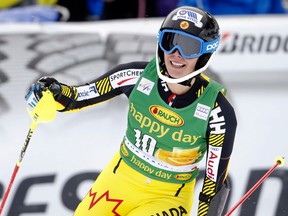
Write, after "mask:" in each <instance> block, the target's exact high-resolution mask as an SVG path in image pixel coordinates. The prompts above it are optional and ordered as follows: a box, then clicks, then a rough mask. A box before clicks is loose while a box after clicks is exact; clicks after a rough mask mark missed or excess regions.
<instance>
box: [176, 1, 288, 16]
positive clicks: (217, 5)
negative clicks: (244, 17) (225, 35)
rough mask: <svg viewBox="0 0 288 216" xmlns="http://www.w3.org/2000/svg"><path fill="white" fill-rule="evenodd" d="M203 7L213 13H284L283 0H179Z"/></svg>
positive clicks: (180, 4) (180, 3) (181, 2)
mask: <svg viewBox="0 0 288 216" xmlns="http://www.w3.org/2000/svg"><path fill="white" fill-rule="evenodd" d="M183 5H189V6H197V7H199V8H203V9H205V10H207V11H209V12H210V13H212V14H213V15H241V14H284V13H286V10H285V8H284V5H283V2H282V0H217V1H215V0H179V3H178V6H183Z"/></svg>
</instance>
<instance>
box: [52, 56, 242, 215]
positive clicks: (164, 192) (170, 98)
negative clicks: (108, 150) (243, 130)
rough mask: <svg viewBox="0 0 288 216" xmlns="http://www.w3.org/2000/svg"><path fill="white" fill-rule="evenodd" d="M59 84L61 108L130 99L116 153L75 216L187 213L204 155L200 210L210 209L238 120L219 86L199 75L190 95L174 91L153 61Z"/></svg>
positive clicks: (225, 168)
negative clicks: (75, 83)
mask: <svg viewBox="0 0 288 216" xmlns="http://www.w3.org/2000/svg"><path fill="white" fill-rule="evenodd" d="M61 87H62V88H61V89H62V93H61V94H60V96H59V97H56V101H57V102H58V103H57V110H58V111H60V112H67V111H78V110H81V109H82V108H85V107H88V106H92V105H96V104H98V103H100V102H104V101H107V100H109V99H111V98H113V97H116V96H118V95H120V94H125V95H126V96H127V98H128V101H129V109H128V118H127V131H126V134H125V135H124V137H123V140H122V142H121V144H120V148H119V151H118V152H117V153H116V155H115V156H114V157H113V159H112V160H111V162H110V163H109V164H108V166H107V167H106V168H105V169H104V170H103V171H102V172H101V174H100V175H99V176H98V177H97V179H96V181H95V182H94V184H93V185H92V187H91V189H90V191H89V192H88V193H87V195H86V196H85V198H84V199H83V200H82V202H81V203H80V204H79V206H78V207H77V209H76V211H75V213H74V215H75V216H92V215H93V216H96V215H97V216H98V215H100V216H102V215H103V216H109V215H111V216H112V215H113V216H114V215H117V216H118V215H119V216H120V215H121V216H124V215H125V216H126V215H127V216H144V215H145V216H164V215H165V216H176V215H190V212H191V208H192V204H193V200H194V186H195V182H196V177H197V176H198V175H199V162H200V161H201V160H202V159H203V157H204V155H206V164H205V172H204V180H203V186H202V191H201V193H200V195H199V205H198V216H204V215H207V213H208V210H209V204H210V201H211V199H212V198H213V197H214V196H215V194H217V192H218V191H219V190H220V189H221V187H222V186H223V184H224V181H225V180H226V178H227V172H228V164H229V159H230V155H231V153H232V149H233V143H234V137H235V132H236V125H237V121H236V117H235V113H234V109H233V107H232V106H231V104H230V103H229V102H228V100H227V99H226V97H225V95H224V92H223V86H222V85H220V84H218V83H217V82H215V81H213V80H211V79H210V78H209V77H207V76H206V75H204V74H200V75H198V76H197V77H196V81H195V83H194V84H193V85H192V87H191V89H190V90H189V91H188V92H187V93H185V94H183V95H175V94H173V93H172V92H171V91H170V90H169V88H168V86H167V84H166V82H165V81H162V80H160V79H159V77H158V75H157V72H156V67H155V59H154V60H152V61H151V62H131V63H126V64H121V65H118V66H116V67H115V68H113V69H111V70H110V71H108V72H107V73H105V74H104V75H102V76H100V77H99V78H96V79H95V80H93V81H91V82H90V83H88V84H85V85H80V86H70V85H66V84H63V83H61ZM84 91H85V92H86V94H85V95H84V94H81V92H84ZM83 95H84V96H83Z"/></svg>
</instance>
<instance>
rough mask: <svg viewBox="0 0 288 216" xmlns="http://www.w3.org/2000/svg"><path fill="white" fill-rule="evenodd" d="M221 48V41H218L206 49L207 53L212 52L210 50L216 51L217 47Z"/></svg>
mask: <svg viewBox="0 0 288 216" xmlns="http://www.w3.org/2000/svg"><path fill="white" fill-rule="evenodd" d="M218 46H219V41H216V42H215V43H213V44H209V45H208V46H207V48H206V50H207V51H210V50H216V49H217V47H218Z"/></svg>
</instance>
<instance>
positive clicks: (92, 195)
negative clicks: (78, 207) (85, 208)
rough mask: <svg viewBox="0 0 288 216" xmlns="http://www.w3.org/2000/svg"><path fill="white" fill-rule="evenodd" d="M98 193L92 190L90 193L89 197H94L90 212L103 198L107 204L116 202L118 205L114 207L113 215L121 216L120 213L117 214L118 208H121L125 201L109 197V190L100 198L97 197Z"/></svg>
mask: <svg viewBox="0 0 288 216" xmlns="http://www.w3.org/2000/svg"><path fill="white" fill-rule="evenodd" d="M96 195H97V192H94V193H93V192H92V188H91V189H90V191H89V196H90V197H92V201H91V203H90V206H89V210H90V209H91V208H93V207H94V206H95V205H96V204H97V203H98V202H99V201H100V200H101V199H102V198H104V199H105V200H104V201H106V202H115V203H116V205H115V206H114V208H113V209H112V211H111V212H112V213H114V214H115V216H120V214H119V213H117V212H116V210H117V208H118V207H119V205H120V204H121V203H122V202H123V200H121V199H112V198H110V197H109V190H107V191H106V192H105V193H103V194H102V195H101V196H99V197H98V198H97V197H96Z"/></svg>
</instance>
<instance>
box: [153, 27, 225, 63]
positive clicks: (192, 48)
mask: <svg viewBox="0 0 288 216" xmlns="http://www.w3.org/2000/svg"><path fill="white" fill-rule="evenodd" d="M219 43H220V36H219V37H218V38H216V39H215V40H212V41H209V42H206V41H204V40H202V39H201V38H199V37H195V36H193V35H190V34H188V33H185V32H183V31H179V30H170V29H164V30H162V31H161V30H160V31H159V33H158V44H159V46H160V48H161V49H162V50H163V52H165V53H167V54H171V53H173V52H175V50H176V49H177V50H178V51H179V52H180V54H181V56H182V57H183V58H197V57H199V56H201V55H202V54H205V53H211V52H215V51H216V49H217V48H218V46H219Z"/></svg>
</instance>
